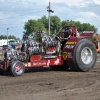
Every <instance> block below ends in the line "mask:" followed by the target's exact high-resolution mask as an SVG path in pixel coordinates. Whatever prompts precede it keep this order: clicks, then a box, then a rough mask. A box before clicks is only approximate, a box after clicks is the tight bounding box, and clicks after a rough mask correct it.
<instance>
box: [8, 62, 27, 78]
mask: <svg viewBox="0 0 100 100" xmlns="http://www.w3.org/2000/svg"><path fill="white" fill-rule="evenodd" d="M10 72H11V74H12V75H13V76H21V75H22V74H23V73H24V72H25V67H24V65H23V63H22V62H20V61H14V62H12V63H11V65H10Z"/></svg>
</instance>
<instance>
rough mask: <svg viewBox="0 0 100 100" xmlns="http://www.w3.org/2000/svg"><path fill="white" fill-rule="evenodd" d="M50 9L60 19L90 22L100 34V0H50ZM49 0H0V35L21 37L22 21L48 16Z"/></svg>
mask: <svg viewBox="0 0 100 100" xmlns="http://www.w3.org/2000/svg"><path fill="white" fill-rule="evenodd" d="M50 2H51V9H52V10H53V11H54V13H51V15H56V16H58V17H59V18H60V19H61V20H73V21H80V22H81V23H90V24H91V25H94V26H95V27H96V28H98V33H99V34H100V0H50ZM48 3H49V0H0V35H6V34H7V28H9V30H8V34H9V35H14V36H16V37H18V38H22V35H23V31H24V29H23V26H24V23H25V22H27V21H28V20H29V19H38V18H41V17H42V16H43V15H46V16H47V17H48V12H47V8H46V7H47V6H48Z"/></svg>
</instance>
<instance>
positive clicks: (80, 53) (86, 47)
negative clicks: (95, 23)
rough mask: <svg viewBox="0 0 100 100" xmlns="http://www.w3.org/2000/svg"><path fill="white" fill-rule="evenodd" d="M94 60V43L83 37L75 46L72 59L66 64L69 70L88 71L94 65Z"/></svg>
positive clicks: (95, 57) (95, 58)
mask: <svg viewBox="0 0 100 100" xmlns="http://www.w3.org/2000/svg"><path fill="white" fill-rule="evenodd" d="M96 60H97V52H96V47H95V45H94V44H93V43H92V42H91V41H89V40H87V39H83V40H81V41H79V42H78V44H77V45H76V47H75V50H74V61H73V62H72V61H68V62H67V64H68V66H69V67H70V68H71V70H74V71H82V72H88V71H90V70H91V69H92V68H93V67H94V65H95V63H96Z"/></svg>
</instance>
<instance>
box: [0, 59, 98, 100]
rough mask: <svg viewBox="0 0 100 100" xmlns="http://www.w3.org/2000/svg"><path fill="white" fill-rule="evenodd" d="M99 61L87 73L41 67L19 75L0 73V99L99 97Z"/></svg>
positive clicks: (77, 99)
mask: <svg viewBox="0 0 100 100" xmlns="http://www.w3.org/2000/svg"><path fill="white" fill-rule="evenodd" d="M99 60H100V58H99ZM99 63H100V62H97V63H96V66H95V67H94V68H93V69H92V70H91V71H90V72H69V71H52V70H51V69H50V68H40V69H34V70H31V71H28V72H26V73H24V74H23V75H22V76H20V77H12V76H6V75H0V100H100V66H99V65H100V64H99Z"/></svg>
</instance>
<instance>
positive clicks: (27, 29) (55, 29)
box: [23, 16, 97, 39]
mask: <svg viewBox="0 0 100 100" xmlns="http://www.w3.org/2000/svg"><path fill="white" fill-rule="evenodd" d="M72 25H74V26H76V27H77V29H78V31H79V33H81V32H82V31H85V30H95V32H97V28H96V27H95V26H94V25H91V24H89V23H81V22H79V21H72V20H62V21H61V19H60V18H59V17H58V16H50V34H51V35H52V34H55V35H59V34H60V31H61V29H62V27H63V26H72ZM48 27H49V25H48V18H47V17H46V16H43V17H42V18H39V19H37V20H35V19H29V20H28V21H27V22H25V24H24V32H23V35H27V36H33V37H34V38H35V39H36V38H37V32H38V31H45V32H46V33H47V34H48Z"/></svg>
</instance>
